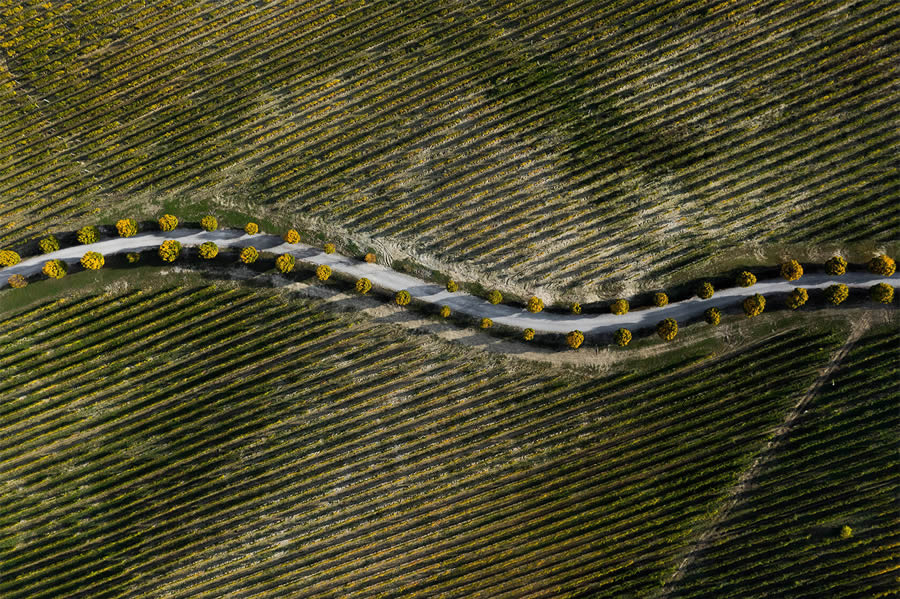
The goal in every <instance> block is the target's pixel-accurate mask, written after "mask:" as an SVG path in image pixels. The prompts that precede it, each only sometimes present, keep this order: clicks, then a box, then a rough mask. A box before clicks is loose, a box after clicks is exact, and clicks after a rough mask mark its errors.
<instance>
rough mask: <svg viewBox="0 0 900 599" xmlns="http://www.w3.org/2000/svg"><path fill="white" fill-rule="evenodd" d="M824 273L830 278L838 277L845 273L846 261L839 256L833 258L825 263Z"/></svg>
mask: <svg viewBox="0 0 900 599" xmlns="http://www.w3.org/2000/svg"><path fill="white" fill-rule="evenodd" d="M825 272H827V273H828V274H830V275H832V276H836V277H839V276H841V275H842V274H844V273H845V272H847V261H846V260H844V258H842V257H841V256H834V257H832V258H829V259H828V260H827V261H826V262H825Z"/></svg>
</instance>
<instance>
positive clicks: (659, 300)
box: [653, 292, 669, 308]
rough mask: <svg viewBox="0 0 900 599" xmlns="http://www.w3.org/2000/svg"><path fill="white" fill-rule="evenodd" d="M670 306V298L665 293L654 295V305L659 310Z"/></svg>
mask: <svg viewBox="0 0 900 599" xmlns="http://www.w3.org/2000/svg"><path fill="white" fill-rule="evenodd" d="M668 304H669V296H668V295H666V294H665V293H662V292H659V293H654V294H653V305H654V306H656V307H657V308H662V307H663V306H667V305H668Z"/></svg>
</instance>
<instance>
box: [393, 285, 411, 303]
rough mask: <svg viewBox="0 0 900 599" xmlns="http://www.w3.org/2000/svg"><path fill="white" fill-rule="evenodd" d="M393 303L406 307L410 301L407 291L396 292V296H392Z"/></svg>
mask: <svg viewBox="0 0 900 599" xmlns="http://www.w3.org/2000/svg"><path fill="white" fill-rule="evenodd" d="M394 301H395V302H397V305H398V306H408V305H409V302H410V301H412V296H410V295H409V291H407V290H406V289H403V290H401V291H398V292H397V295H395V296H394Z"/></svg>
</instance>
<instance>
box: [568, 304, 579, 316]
mask: <svg viewBox="0 0 900 599" xmlns="http://www.w3.org/2000/svg"><path fill="white" fill-rule="evenodd" d="M569 309H570V310H572V314H581V304H579V303H578V302H575V303H573V304H572V305H571V306H570V308H569Z"/></svg>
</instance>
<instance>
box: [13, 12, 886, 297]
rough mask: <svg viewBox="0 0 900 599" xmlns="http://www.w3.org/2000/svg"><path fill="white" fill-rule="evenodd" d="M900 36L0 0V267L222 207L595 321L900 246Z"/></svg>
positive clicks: (852, 22) (763, 21) (691, 21)
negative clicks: (581, 306) (668, 284)
mask: <svg viewBox="0 0 900 599" xmlns="http://www.w3.org/2000/svg"><path fill="white" fill-rule="evenodd" d="M898 27H900V11H898V8H897V4H896V3H895V2H890V1H889V0H873V1H868V2H867V1H852V0H850V1H848V0H839V1H834V0H833V1H827V0H826V1H822V2H812V3H805V4H798V3H790V2H788V3H785V2H776V1H774V0H770V1H767V0H762V1H756V0H754V1H750V0H732V1H726V2H718V1H716V2H712V1H709V2H681V1H679V0H668V1H666V0H648V1H635V2H621V1H615V2H613V1H607V2H595V1H582V2H578V1H571V2H552V3H548V2H543V1H539V0H526V1H524V2H477V3H472V2H463V1H448V2H438V3H429V2H412V1H396V0H390V1H388V0H384V1H374V2H373V1H365V0H355V1H344V2H325V1H311V2H242V1H234V2H227V3H221V2H211V1H193V0H184V1H182V2H174V1H170V0H166V1H153V2H143V1H140V2H129V1H126V0H91V1H84V2H75V3H65V4H64V3H63V2H58V1H54V2H46V3H42V4H38V3H34V4H24V3H18V2H12V1H10V0H5V1H4V2H2V3H0V56H2V57H3V60H0V206H2V207H0V225H2V227H0V245H4V246H5V245H9V244H10V243H13V242H15V241H18V240H21V239H23V238H26V237H29V236H33V235H36V234H40V233H43V232H45V231H46V230H48V229H59V228H62V229H71V228H73V226H74V225H80V224H84V223H87V222H88V221H89V220H92V218H91V216H92V214H93V213H94V212H97V211H99V212H102V213H103V214H104V215H105V216H107V217H108V218H114V217H120V216H124V215H123V214H121V212H122V211H123V210H126V209H127V210H131V211H132V212H135V213H136V214H135V215H138V214H137V213H141V214H147V215H149V214H156V213H157V212H158V211H159V209H160V207H161V206H162V205H166V206H177V207H180V208H181V207H183V208H185V209H187V208H189V207H191V206H202V207H204V208H207V207H215V208H219V209H221V210H226V209H227V210H230V211H233V213H235V214H240V215H243V216H247V215H255V216H258V217H270V218H276V217H277V218H282V219H287V218H294V219H295V220H297V221H301V222H302V223H304V224H305V225H306V226H307V227H308V228H311V229H328V230H330V231H336V232H342V233H343V235H341V236H340V237H342V238H343V239H345V240H347V241H352V242H354V243H356V244H358V245H362V244H372V245H374V246H376V247H378V248H380V249H381V250H382V251H384V252H385V253H388V254H389V255H392V256H394V257H403V256H413V257H415V258H416V259H417V260H418V261H420V262H423V263H425V264H428V265H430V266H433V267H441V268H442V269H443V270H445V271H447V272H454V271H457V272H465V273H466V274H468V275H469V277H468V278H470V279H477V280H484V281H485V282H486V283H488V284H490V283H496V282H497V281H498V280H502V281H504V282H506V283H507V284H508V285H509V286H510V287H512V288H528V289H530V290H534V291H537V290H540V289H543V290H545V292H547V293H550V292H552V291H553V290H560V291H567V292H570V293H571V292H573V291H575V292H577V293H579V294H581V295H582V296H583V297H584V298H585V299H591V298H593V297H596V296H597V294H601V286H603V285H608V286H611V287H618V288H621V287H633V286H635V285H639V286H641V285H642V286H647V285H652V284H653V282H655V281H657V280H658V279H659V278H660V277H663V276H665V277H672V276H677V274H678V272H679V269H682V268H685V267H686V266H688V265H691V264H696V263H697V262H698V261H700V260H702V259H704V258H706V257H709V256H714V255H716V254H717V253H719V252H722V251H727V250H729V249H733V248H735V247H744V248H745V246H746V245H747V244H750V245H751V246H754V247H755V245H756V244H762V246H761V247H763V248H766V247H776V248H777V247H781V246H782V244H804V246H805V247H808V246H809V245H810V244H823V243H827V244H832V245H837V244H841V245H844V246H847V247H851V248H852V247H853V244H854V243H855V242H865V243H879V242H885V241H891V240H894V241H896V231H897V229H898V227H900V209H898V206H900V203H898V201H897V198H898V184H897V181H898V173H897V164H898V158H900V156H898V149H900V144H898V136H897V134H896V130H897V127H898V124H900V119H898V114H900V110H898V94H897V89H898V88H897V86H896V78H897V68H898V67H897V64H898V61H897V56H898V52H897V49H898V48H897V38H896V34H895V32H896V30H897V29H898ZM797 257H800V258H801V259H802V258H803V256H797ZM601 295H602V294H601Z"/></svg>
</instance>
